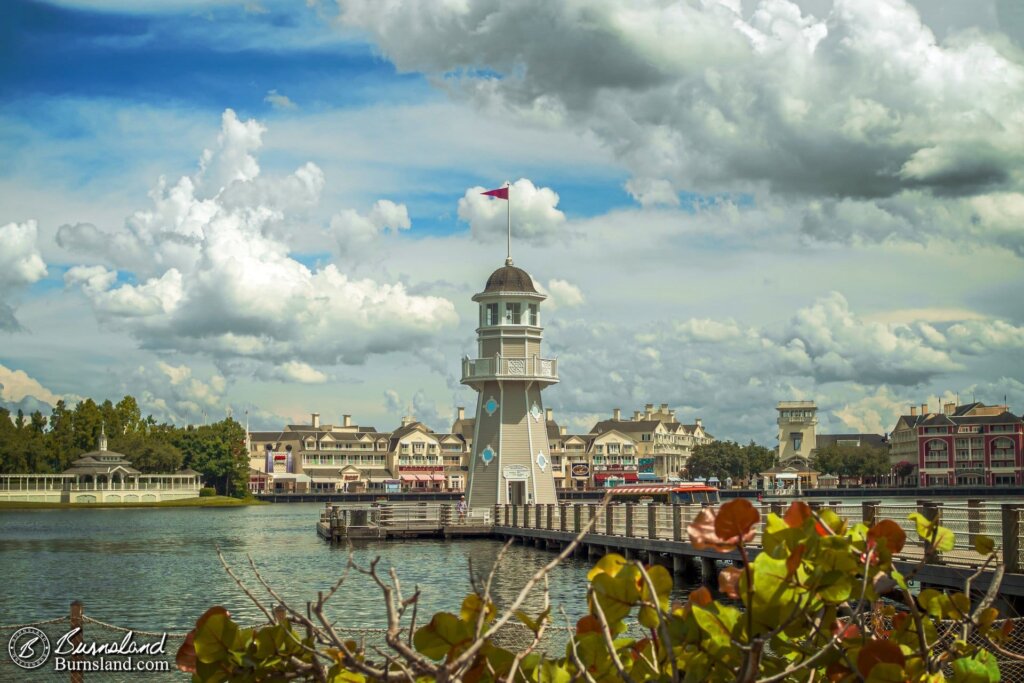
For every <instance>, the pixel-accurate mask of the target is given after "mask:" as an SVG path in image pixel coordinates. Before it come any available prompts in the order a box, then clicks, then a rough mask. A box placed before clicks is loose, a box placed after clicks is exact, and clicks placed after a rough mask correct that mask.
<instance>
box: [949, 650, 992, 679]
mask: <svg viewBox="0 0 1024 683" xmlns="http://www.w3.org/2000/svg"><path fill="white" fill-rule="evenodd" d="M951 666H952V668H953V681H954V683H998V681H999V680H1000V679H999V663H998V662H997V661H996V658H995V655H993V654H992V653H991V652H989V651H987V650H981V651H979V652H978V654H976V655H974V656H973V657H962V658H960V659H954V660H953V662H952V664H951Z"/></svg>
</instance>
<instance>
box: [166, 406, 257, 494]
mask: <svg viewBox="0 0 1024 683" xmlns="http://www.w3.org/2000/svg"><path fill="white" fill-rule="evenodd" d="M174 445H175V446H177V447H178V448H179V449H180V450H181V452H182V454H183V455H184V460H185V466H186V467H191V468H192V469H194V470H196V471H197V472H201V473H202V474H203V479H204V481H205V482H206V485H207V486H209V485H213V486H214V487H216V489H217V492H218V493H220V494H223V495H228V496H236V497H239V498H240V497H243V496H245V494H246V492H247V490H248V483H249V454H248V453H247V452H246V450H245V429H244V428H243V427H242V425H240V424H239V423H238V422H235V421H234V420H233V419H232V418H230V417H229V418H227V419H226V420H222V421H220V422H215V423H213V424H211V425H204V426H202V427H190V428H188V429H183V430H180V432H179V433H178V436H177V438H176V439H175V441H174Z"/></svg>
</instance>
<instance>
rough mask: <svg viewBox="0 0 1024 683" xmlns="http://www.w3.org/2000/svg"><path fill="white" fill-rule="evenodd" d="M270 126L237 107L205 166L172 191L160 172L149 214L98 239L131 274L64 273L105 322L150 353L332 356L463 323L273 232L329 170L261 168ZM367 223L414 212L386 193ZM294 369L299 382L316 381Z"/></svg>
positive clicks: (353, 358) (398, 220)
mask: <svg viewBox="0 0 1024 683" xmlns="http://www.w3.org/2000/svg"><path fill="white" fill-rule="evenodd" d="M263 132H264V129H263V126H262V125H260V124H259V123H257V122H255V121H240V120H238V118H237V117H236V116H235V115H234V113H233V112H231V111H230V110H228V111H227V112H225V114H224V117H223V122H222V129H221V133H220V135H219V137H218V144H217V146H216V148H214V149H212V150H206V151H205V152H204V153H203V155H202V158H201V160H200V169H199V171H198V172H197V174H196V175H194V176H191V177H183V178H181V179H180V180H179V181H178V182H177V183H175V184H174V185H172V186H170V189H168V185H167V184H166V183H165V182H164V181H161V183H160V185H158V187H157V189H156V190H155V191H154V192H153V194H152V198H153V201H154V207H153V209H151V210H146V211H139V212H136V213H135V214H133V215H132V216H131V217H130V218H129V219H128V220H127V221H126V224H125V226H124V227H123V228H122V229H120V230H118V231H115V232H113V233H108V234H105V235H102V237H101V241H102V242H103V243H105V244H106V245H107V249H108V250H110V248H111V245H113V246H114V247H115V249H114V251H115V254H116V255H118V256H119V258H118V259H117V260H116V261H115V263H114V265H116V266H120V267H121V268H123V269H125V270H128V271H130V272H131V273H132V274H133V275H134V276H135V278H136V280H137V281H136V282H135V283H131V282H128V283H122V284H118V282H117V279H116V272H115V271H113V270H111V269H109V268H106V267H104V266H81V267H75V268H72V269H71V270H69V271H68V274H67V276H66V282H67V283H68V284H69V285H80V286H81V289H82V292H83V293H84V294H85V295H86V296H87V297H88V299H89V300H90V302H91V303H92V306H93V308H94V309H95V311H96V315H97V317H98V318H99V319H100V320H101V321H102V322H104V323H105V324H107V325H109V326H111V327H113V328H115V329H121V330H124V331H126V332H128V333H129V334H131V335H132V336H134V337H135V338H136V339H138V341H139V342H140V344H141V345H142V346H144V347H146V348H150V349H166V350H176V351H183V352H186V353H200V354H205V355H208V356H211V357H214V358H216V359H221V360H225V361H228V360H231V359H250V360H257V361H263V362H266V363H269V364H275V365H281V364H287V363H289V362H294V363H303V364H311V363H313V364H320V365H331V364H336V363H361V362H363V361H364V359H365V358H366V357H367V356H369V355H372V354H376V353H386V352H389V351H398V350H410V349H415V348H417V347H418V346H419V345H421V344H422V342H423V340H424V339H426V338H429V337H430V336H431V335H434V334H436V333H438V332H439V331H440V330H442V329H443V328H445V327H447V326H450V325H453V324H454V323H455V322H456V321H457V317H456V314H455V310H454V307H453V305H452V304H451V302H449V301H448V300H446V299H442V298H439V297H434V296H418V295H414V294H411V293H409V292H408V291H407V290H406V288H405V286H404V285H403V284H401V283H393V284H392V283H386V282H378V281H376V280H372V279H369V278H362V279H354V278H352V277H349V276H348V275H346V274H345V273H344V272H342V271H341V270H339V268H338V267H337V266H335V265H333V264H332V265H328V266H326V267H323V268H319V269H312V268H310V267H307V266H306V265H304V264H303V263H300V262H299V261H297V260H296V259H294V258H292V256H291V255H290V254H289V249H288V246H287V245H286V244H285V243H284V242H283V241H281V240H280V239H279V238H278V237H277V236H276V228H277V226H278V225H279V224H281V223H282V222H285V221H287V220H288V210H289V209H290V208H294V207H295V206H296V205H297V204H299V205H305V204H308V203H310V202H315V201H316V198H317V197H318V196H319V193H320V189H321V188H322V186H323V175H322V173H321V172H320V171H319V169H318V168H316V167H315V166H314V165H312V164H307V165H305V166H302V167H300V168H299V169H298V170H297V171H296V172H295V173H294V174H292V175H290V176H287V177H285V178H283V179H278V178H265V177H263V176H261V175H260V169H259V164H258V161H257V159H256V157H255V156H254V152H255V150H256V149H258V148H259V147H260V145H261V144H262V143H261V136H262V134H263ZM367 220H368V221H370V223H371V224H373V225H375V226H380V228H381V229H393V230H398V229H404V228H407V226H408V214H407V212H406V210H405V207H403V206H400V205H395V204H393V203H391V202H386V201H381V202H378V203H377V204H376V205H375V206H374V208H373V210H372V211H371V212H370V215H369V217H368V218H367ZM93 234H96V233H94V232H93V231H86V230H80V229H77V228H75V227H68V228H67V230H64V231H63V235H62V234H60V233H59V234H58V239H59V240H63V242H64V243H65V244H66V245H67V244H70V243H72V242H79V243H80V242H83V241H86V240H87V239H89V235H93ZM94 246H96V247H97V248H98V247H99V246H100V245H98V244H97V245H94ZM282 367H285V366H282ZM287 367H292V369H293V371H292V372H291V374H292V375H295V376H297V377H303V378H305V379H306V380H311V379H315V378H316V377H317V376H316V374H315V373H316V372H317V371H313V372H309V371H308V370H302V369H300V368H299V366H287ZM309 369H310V370H311V369H312V368H309Z"/></svg>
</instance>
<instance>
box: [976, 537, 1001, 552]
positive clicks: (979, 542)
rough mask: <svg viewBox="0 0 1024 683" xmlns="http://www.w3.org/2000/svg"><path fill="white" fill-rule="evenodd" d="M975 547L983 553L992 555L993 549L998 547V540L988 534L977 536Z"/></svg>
mask: <svg viewBox="0 0 1024 683" xmlns="http://www.w3.org/2000/svg"><path fill="white" fill-rule="evenodd" d="M974 549H975V550H976V551H978V552H979V553H981V554H982V555H991V554H992V551H993V550H995V549H996V542H995V541H993V540H992V539H991V538H989V537H988V536H975V537H974Z"/></svg>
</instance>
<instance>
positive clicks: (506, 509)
mask: <svg viewBox="0 0 1024 683" xmlns="http://www.w3.org/2000/svg"><path fill="white" fill-rule="evenodd" d="M508 515H509V510H508V503H505V526H508V521H509V518H508Z"/></svg>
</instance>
